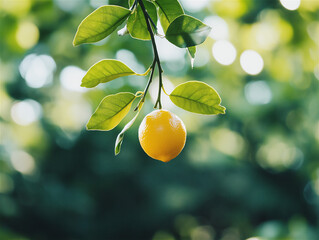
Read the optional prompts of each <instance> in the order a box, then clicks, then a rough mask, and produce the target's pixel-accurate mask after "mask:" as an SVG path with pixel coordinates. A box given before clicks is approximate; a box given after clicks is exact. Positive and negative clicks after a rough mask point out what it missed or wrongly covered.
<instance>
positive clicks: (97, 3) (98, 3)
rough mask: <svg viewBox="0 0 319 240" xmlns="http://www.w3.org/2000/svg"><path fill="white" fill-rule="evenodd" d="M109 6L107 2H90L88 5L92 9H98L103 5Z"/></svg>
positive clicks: (100, 0) (105, 0)
mask: <svg viewBox="0 0 319 240" xmlns="http://www.w3.org/2000/svg"><path fill="white" fill-rule="evenodd" d="M107 4H109V1H108V0H90V5H91V6H92V7H93V8H99V7H101V6H103V5H107Z"/></svg>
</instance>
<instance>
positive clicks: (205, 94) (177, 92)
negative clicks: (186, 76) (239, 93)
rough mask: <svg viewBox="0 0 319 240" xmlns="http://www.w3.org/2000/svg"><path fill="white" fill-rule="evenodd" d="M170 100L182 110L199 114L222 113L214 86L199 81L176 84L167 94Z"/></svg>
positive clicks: (222, 108)
mask: <svg viewBox="0 0 319 240" xmlns="http://www.w3.org/2000/svg"><path fill="white" fill-rule="evenodd" d="M169 97H170V99H171V100H172V102H173V103H174V104H175V105H176V106H178V107H180V108H183V109H184V110H187V111H189V112H194V113H201V114H207V115H211V114H224V113H225V110H226V108H225V107H223V106H221V105H220V103H221V98H220V97H219V95H218V93H217V92H216V90H215V89H214V88H212V87H211V86H209V85H208V84H206V83H203V82H199V81H189V82H186V83H182V84H180V85H178V86H177V87H176V88H175V89H174V90H173V92H172V93H171V94H170V95H169Z"/></svg>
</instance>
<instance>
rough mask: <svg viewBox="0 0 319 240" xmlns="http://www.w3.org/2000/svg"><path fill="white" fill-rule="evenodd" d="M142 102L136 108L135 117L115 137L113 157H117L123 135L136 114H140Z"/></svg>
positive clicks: (134, 118)
mask: <svg viewBox="0 0 319 240" xmlns="http://www.w3.org/2000/svg"><path fill="white" fill-rule="evenodd" d="M143 104H144V102H140V104H139V106H138V111H137V113H136V114H135V116H134V117H133V118H132V120H131V121H129V122H128V123H127V124H126V125H125V127H124V128H123V130H122V131H121V132H120V133H119V135H117V138H116V141H115V148H114V152H115V155H118V154H119V153H120V151H121V146H122V143H123V139H124V133H125V132H126V131H127V130H128V129H129V128H130V127H131V126H132V125H133V123H134V122H135V120H136V118H137V116H138V114H139V113H140V111H141V109H142V106H143Z"/></svg>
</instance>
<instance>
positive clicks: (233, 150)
mask: <svg viewBox="0 0 319 240" xmlns="http://www.w3.org/2000/svg"><path fill="white" fill-rule="evenodd" d="M210 139H211V143H212V145H213V146H214V147H215V148H216V149H217V150H219V151H220V152H222V153H224V154H226V155H230V156H233V157H237V156H240V155H241V154H242V153H243V151H244V147H245V142H244V139H243V138H242V137H241V136H240V135H239V134H238V133H236V132H233V131H230V130H229V129H226V128H221V129H214V130H212V131H211V138H210Z"/></svg>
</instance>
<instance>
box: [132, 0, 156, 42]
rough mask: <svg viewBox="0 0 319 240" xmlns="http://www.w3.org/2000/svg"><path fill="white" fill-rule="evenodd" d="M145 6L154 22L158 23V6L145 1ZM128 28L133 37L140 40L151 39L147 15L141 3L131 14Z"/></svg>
mask: <svg viewBox="0 0 319 240" xmlns="http://www.w3.org/2000/svg"><path fill="white" fill-rule="evenodd" d="M143 2H144V6H145V8H146V10H147V13H148V14H149V16H150V17H151V19H152V20H153V22H154V23H155V24H156V23H157V12H156V7H155V6H154V4H153V3H151V2H147V1H143ZM127 29H128V31H129V33H130V35H131V37H133V38H136V39H140V40H150V39H151V36H150V34H149V32H148V29H147V25H146V21H145V17H144V14H143V11H142V8H141V6H140V5H138V7H137V8H136V9H135V10H134V12H133V13H132V14H131V15H130V17H129V18H128V21H127Z"/></svg>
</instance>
